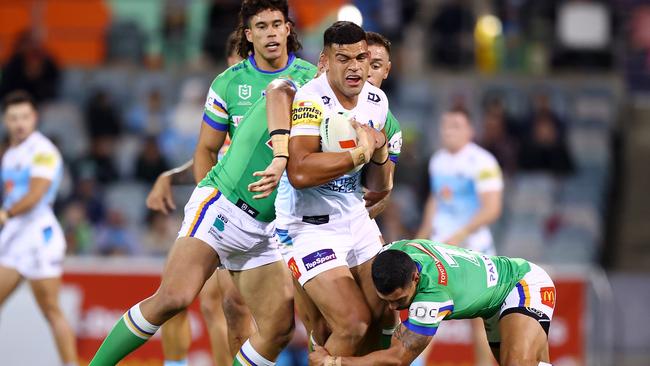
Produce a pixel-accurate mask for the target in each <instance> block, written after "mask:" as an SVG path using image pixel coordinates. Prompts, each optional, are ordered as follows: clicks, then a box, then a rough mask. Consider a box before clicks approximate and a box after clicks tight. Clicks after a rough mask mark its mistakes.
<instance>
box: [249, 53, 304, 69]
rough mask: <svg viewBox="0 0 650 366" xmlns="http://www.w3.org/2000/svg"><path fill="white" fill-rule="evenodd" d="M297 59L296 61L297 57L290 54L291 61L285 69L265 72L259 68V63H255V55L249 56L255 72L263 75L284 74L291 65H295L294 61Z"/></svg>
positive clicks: (288, 61) (289, 60)
mask: <svg viewBox="0 0 650 366" xmlns="http://www.w3.org/2000/svg"><path fill="white" fill-rule="evenodd" d="M295 59H296V55H294V54H293V53H289V59H288V60H287V65H286V66H285V67H283V68H281V69H280V70H276V71H265V70H262V69H260V68H259V67H257V63H256V62H255V57H254V54H252V53H251V54H250V55H249V56H248V62H250V63H251V65H253V68H254V69H255V70H257V71H259V72H261V73H262V74H277V73H280V72H283V71H284V70H286V69H287V68H289V66H291V64H292V63H293V61H295Z"/></svg>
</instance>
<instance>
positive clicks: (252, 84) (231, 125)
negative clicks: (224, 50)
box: [203, 54, 317, 138]
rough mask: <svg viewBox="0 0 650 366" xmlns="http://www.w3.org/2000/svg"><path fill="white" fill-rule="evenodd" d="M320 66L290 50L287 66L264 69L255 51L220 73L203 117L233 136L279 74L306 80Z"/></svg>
mask: <svg viewBox="0 0 650 366" xmlns="http://www.w3.org/2000/svg"><path fill="white" fill-rule="evenodd" d="M316 72H317V68H316V66H314V65H312V64H310V63H309V62H307V61H305V60H302V59H299V58H297V57H296V56H295V55H293V54H289V61H288V62H287V66H286V67H284V68H283V69H281V70H278V71H273V72H270V71H264V70H260V69H259V68H258V67H257V64H256V63H255V58H254V57H253V56H252V55H251V56H249V57H248V58H247V59H245V60H243V61H241V62H239V63H237V64H235V65H232V66H231V67H230V68H228V69H227V70H226V71H224V72H222V73H221V74H219V76H217V77H216V78H215V79H214V81H213V82H212V85H211V86H210V90H209V91H208V97H207V100H206V102H205V108H204V113H203V121H204V122H205V123H207V124H208V125H210V126H211V127H212V128H214V129H216V130H219V131H227V132H228V134H229V135H230V137H231V138H232V136H233V135H234V132H235V129H236V128H237V125H239V122H240V121H241V119H242V118H243V116H244V115H245V114H246V112H248V110H249V109H250V108H251V107H252V106H253V104H255V102H257V101H258V100H259V99H260V98H261V97H262V96H263V95H264V91H265V90H266V87H267V85H268V84H269V83H270V82H271V81H273V79H277V78H279V77H287V78H288V79H291V80H293V81H295V82H298V83H300V84H304V83H305V82H307V81H309V80H311V79H313V78H314V76H315V75H316Z"/></svg>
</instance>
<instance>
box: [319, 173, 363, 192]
mask: <svg viewBox="0 0 650 366" xmlns="http://www.w3.org/2000/svg"><path fill="white" fill-rule="evenodd" d="M360 178H361V174H360V172H357V173H355V174H354V175H352V176H349V177H343V178H339V179H334V180H333V181H330V182H329V183H327V184H324V185H322V186H321V187H322V188H325V189H327V190H330V191H334V192H339V193H354V192H356V191H357V190H358V189H359V186H360Z"/></svg>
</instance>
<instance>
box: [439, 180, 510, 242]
mask: <svg viewBox="0 0 650 366" xmlns="http://www.w3.org/2000/svg"><path fill="white" fill-rule="evenodd" d="M502 196H503V192H502V191H501V190H495V191H489V192H483V193H480V194H479V201H480V202H481V208H480V209H479V210H478V212H477V213H476V214H475V215H474V216H473V217H472V219H471V220H470V222H469V223H467V225H465V226H464V227H462V228H461V229H460V230H459V231H457V232H456V233H454V235H452V236H451V238H449V239H447V240H446V241H445V242H446V243H449V244H454V245H458V244H460V243H462V242H463V241H464V240H465V239H466V238H467V236H469V235H471V234H472V233H473V232H474V231H476V230H478V229H479V228H481V227H483V226H485V225H490V224H492V223H493V222H495V221H496V220H498V219H499V217H500V216H501V209H502V206H503V199H502ZM429 222H431V221H429Z"/></svg>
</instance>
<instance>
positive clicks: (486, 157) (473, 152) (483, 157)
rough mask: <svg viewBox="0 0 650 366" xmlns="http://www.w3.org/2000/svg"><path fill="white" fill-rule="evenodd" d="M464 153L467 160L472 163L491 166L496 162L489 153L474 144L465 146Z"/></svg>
mask: <svg viewBox="0 0 650 366" xmlns="http://www.w3.org/2000/svg"><path fill="white" fill-rule="evenodd" d="M465 153H466V154H467V158H468V159H470V160H472V161H473V162H478V163H485V164H493V163H496V161H497V160H496V158H495V157H494V155H492V153H491V152H489V151H487V150H486V149H485V148H483V147H481V146H479V145H478V144H476V143H474V142H471V143H470V144H469V145H468V146H467V148H466V150H465Z"/></svg>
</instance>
